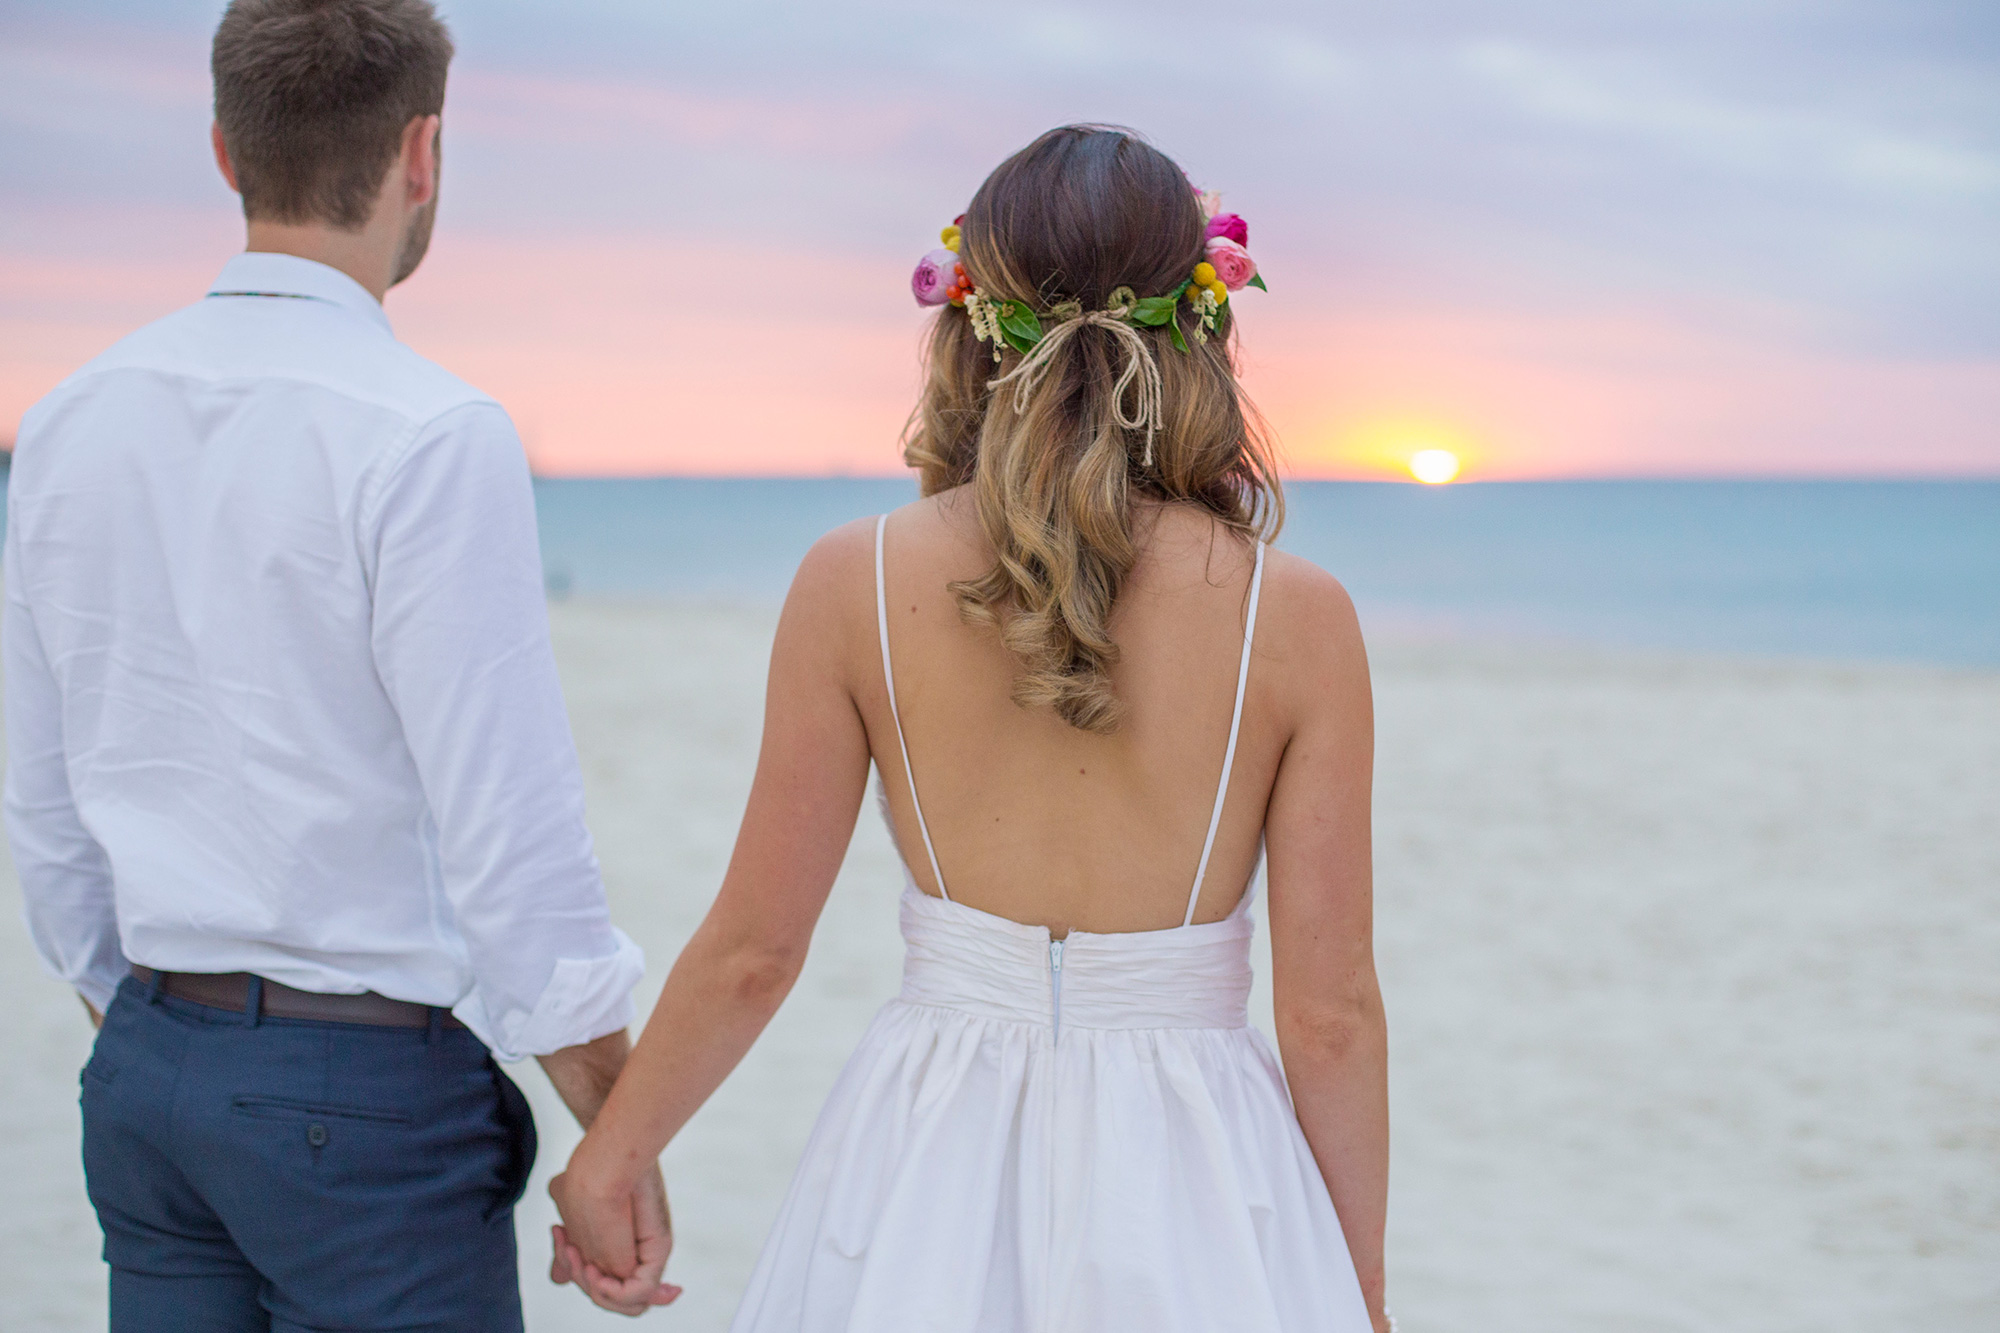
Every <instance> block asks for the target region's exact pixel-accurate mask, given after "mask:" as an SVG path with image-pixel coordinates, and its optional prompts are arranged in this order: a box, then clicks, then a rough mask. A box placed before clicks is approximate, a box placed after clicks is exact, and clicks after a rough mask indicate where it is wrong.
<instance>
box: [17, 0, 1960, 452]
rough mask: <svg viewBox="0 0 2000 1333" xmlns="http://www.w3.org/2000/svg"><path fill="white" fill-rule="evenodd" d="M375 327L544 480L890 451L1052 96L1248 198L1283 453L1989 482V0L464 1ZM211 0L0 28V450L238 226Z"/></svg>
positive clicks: (74, 9) (1263, 385)
mask: <svg viewBox="0 0 2000 1333" xmlns="http://www.w3.org/2000/svg"><path fill="white" fill-rule="evenodd" d="M441 8H442V9H443V10H444V12H445V14H446V16H447V18H448V19H449V21H450V22H451V24H452V27H453V30H454V33H455V35H456V38H457V42H458V48H459V57H458V60H457V63H456V64H455V66H454V70H453V75H452V82H451V91H450V98H449V102H448V104H447V106H446V110H445V132H444V133H445V147H446V151H445V183H444V193H443V206H442V211H441V213H440V218H439V224H438V230H437V238H436V241H435V244H434V246H433V249H432V253H431V258H430V259H429V260H428V261H427V262H426V264H425V266H424V268H423V269H422V270H421V271H420V272H419V273H418V275H417V276H416V277H415V278H414V279H413V280H412V281H411V282H410V283H409V284H408V285H407V286H406V287H404V288H401V289H398V290H397V291H395V292H394V293H392V294H391V295H390V298H389V301H388V310H389V314H390V317H391V319H392V320H393V321H394V322H395V325H396V328H397V330H398V333H399V334H400V335H401V336H402V337H403V338H404V339H405V340H406V341H407V342H409V343H410V344H411V345H412V346H414V347H416V348H417V349H418V350H420V351H422V352H424V353H425V354H426V355H429V356H431V357H433V358H435V359H436V360H438V361H440V362H442V363H443V364H445V365H446V366H448V367H449V368H451V369H452V370H454V371H456V372H458V373H459V374H461V375H463V376H464V377H465V378H467V379H469V380H471V381H473V382H474V383H476V384H478V385H480V386H481V387H482V388H485V389H487V390H488V391H490V392H492V393H493V394H495V395H496V396H497V397H499V398H500V399H501V401H502V402H504V403H505V404H506V405H507V406H508V408H509V409H510V410H511V411H512V412H513V413H514V416H515V419H516V420H517V421H518V422H519V424H520V426H521V431H522V435H523V437H524V439H525V440H526V441H527V444H528V448H529V452H530V455H531V457H532V458H533V460H534V462H535V464H536V466H537V467H538V468H539V469H540V470H542V471H544V472H547V473H551V474H641V473H708V474H715V473H722V474H770V473H802V474H827V473H881V472H892V471H895V470H897V469H898V468H899V466H900V464H899V459H898V455H897V451H896V436H897V433H898V431H899V429H900V427H901V425H902V423H903V420H904V418H905V416H906V414H907V413H908V411H909V407H910V404H911V399H912V395H913V393H914V390H915V386H916V354H917V348H918V345H919V340H920V336H921V333H922V330H923V328H924V326H925V321H926V320H927V319H928V317H929V316H928V314H927V313H926V312H921V311H919V310H918V309H917V307H916V306H915V305H914V303H913V302H912V301H911V299H910V296H909V289H908V275H909V270H910V268H911V266H912V264H913V263H914V262H915V260H916V259H917V257H918V256H919V255H921V254H922V253H923V252H924V251H925V250H927V249H929V248H931V247H932V246H933V245H935V244H936V231H937V228H938V227H939V226H941V225H943V224H944V223H946V222H948V221H950V220H951V218H952V216H953V215H954V214H956V213H958V212H959V211H961V210H962V209H963V207H964V205H965V202H966V200H967V199H968V198H969V197H970V195H971V193H972V191H973V189H974V188H975V187H976V186H977V184H978V182H979V180H980V179H981V177H982V176H983V175H984V174H985V173H986V172H987V171H988V170H990V169H991V168H992V166H993V165H994V164H995V163H997V162H998V161H999V160H1000V158H1002V157H1003V156H1005V155H1006V154H1007V153H1008V152H1010V151H1011V150H1013V149H1014V148H1017V147H1019V146H1020V145H1021V144H1023V143H1024V142H1026V141H1027V140H1028V139H1030V138H1032V137H1033V136H1034V135H1035V134H1036V133H1038V132H1039V131H1041V130H1043V129H1046V128H1048V127H1049V126H1051V125H1054V124H1058V123H1061V122H1065V121H1073V120H1100V121H1113V122H1118V123H1121V124H1127V125H1131V126H1134V127H1136V128H1138V129H1140V130H1143V131H1144V132H1145V133H1146V134H1147V135H1148V136H1149V137H1150V138H1151V139H1152V140H1153V141H1154V142H1155V143H1157V144H1158V145H1159V146H1160V147H1162V148H1163V149H1165V150H1166V151H1167V152H1169V153H1171V154H1173V155H1174V156H1175V157H1176V158H1177V159H1178V160H1179V161H1180V162H1181V163H1182V165H1184V166H1185V167H1186V168H1187V170H1188V171H1189V173H1190V175H1191V176H1192V177H1193V179H1194V180H1196V181H1197V182H1200V183H1201V184H1203V185H1205V186H1208V187H1210V188H1214V189H1219V190H1221V191H1222V192H1223V194H1224V196H1225V200H1226V205H1227V206H1228V207H1229V208H1231V209H1232V210H1234V211H1237V212H1240V213H1242V214H1243V215H1244V216H1245V217H1247V218H1248V219H1249V222H1250V231H1251V237H1250V239H1251V250H1252V251H1253V253H1254V254H1255V255H1256V257H1257V259H1258V261H1259V263H1260V265H1261V266H1262V268H1263V271H1264V273H1265V275H1266V277H1267V279H1268V280H1269V282H1270V285H1271V288H1272V291H1271V294H1269V295H1265V294H1263V293H1259V292H1247V293H1245V294H1243V295H1242V296H1241V297H1239V298H1238V299H1239V300H1240V302H1241V305H1240V306H1239V315H1240V321H1241V328H1242V331H1243V341H1242V347H1243V355H1244V361H1245V367H1246V376H1247V379H1248V382H1249V385H1250V388H1251V391H1252V393H1253V394H1254V395H1255V397H1256V398H1257V400H1258V402H1259V403H1260V405H1261V406H1262V407H1263V408H1264V410H1265V412H1266V414H1267V415H1268V416H1269V417H1270V418H1271V420H1272V422H1273V424H1274V425H1275V427H1276V428H1277V431H1278V434H1279V436H1280V440H1281V443H1282V447H1283V449H1284V452H1285V455H1286V457H1287V459H1288V462H1289V466H1290V468H1291V470H1292V471H1293V473H1294V474H1296V475H1301V476H1378V475H1390V474H1392V473H1395V472H1398V471H1400V469H1401V468H1402V467H1403V466H1404V465H1405V463H1406V462H1407V459H1408V457H1409V455H1410V454H1411V453H1412V452H1414V451H1416V450H1418V449H1421V448H1425V447H1441V448H1448V449H1451V450H1452V451H1453V452H1456V453H1458V454H1459V455H1460V456H1461V457H1462V458H1463V459H1464V460H1465V462H1466V469H1465V476H1466V477H1468V478H1504V477H1574V476H1664V475H1676V476H1686V475H1743V474H1757V475H1766V474H1786V475H1801V474H1807V475H1810V474H1828V475H1856V474H1862V475H1898V474H1909V475H1982V476H1994V475H2000V244H1996V241H2000V15H1996V11H1995V10H1994V8H1993V6H1992V4H1991V0H1967V2H1966V3H1961V4H1948V3H1930V2H1929V0H1875V2H1873V3H1853V2H1850V3H1839V2H1837V0H1836V2H1833V3H1826V4H1817V5H1811V6H1806V5H1801V4H1798V3H1795V2H1794V0H1734V2H1733V3H1720V2H1719V0H1679V2H1678V3H1658V2H1655V0H1617V3H1614V4H1605V3H1603V2H1602V0H1519V2H1513V3H1500V4H1494V3H1491V0H1478V2H1475V0H1456V2H1451V3H1422V2H1416V3H1400V4H1388V3H1380V4H1369V5H1361V4H1329V3H1324V0H1319V2H1314V3H1265V4H1260V3H1240V4H1234V5H1226V6H1222V5H1214V4H1206V5H1197V4H1180V3H1168V2H1165V0H1146V2H1145V3H1134V4H1110V3H1096V4H1066V5H1037V4H1018V5H1007V6H997V5H994V6H981V7H973V6H946V5H917V4H894V3H880V2H877V0H869V2H867V3H843V4H775V3H758V2H756V0H708V2H707V3H703V4H698V5H696V4H682V3H662V2H661V0H564V3H560V4H558V3H554V2H553V0H544V2H543V3H524V2H519V0H450V2H448V3H446V4H444V5H442V6H441ZM220 12H221V4H220V3H218V2H217V0H203V2H200V3H195V2H191V0H132V2H130V3H113V2H110V0H8V2H7V4H6V7H5V10H4V13H0V437H4V436H6V435H9V434H11V433H12V429H13V423H14V422H15V421H16V420H18V418H19V415H20V413H21V412H22V411H23V410H24V409H25V408H26V407H27V406H28V405H29V404H30V403H31V402H33V401H34V400H35V399H36V398H37V397H39V396H40V395H41V394H42V393H44V392H46V391H47V390H48V389H49V388H50V387H51V386H52V385H54V384H55V383H56V382H57V381H58V380H59V379H61V377H62V376H63V375H65V374H67V373H68V372H69V371H71V370H73V369H74V368H75V367H76V366H78V365H80V364H81V363H82V362H83V361H85V360H87V359H88V358H89V357H90V356H91V355H93V354H94V353H96V352H97V351H99V350H101V349H102V348H103V347H104V346H106V345H108V344H109V343H111V342H112V341H114V340H115V339H116V338H117V337H119V336H120V335H121V334H123V333H124V332H126V331H128V330H129V329H131V328H133V327H136V326H137V325H139V324H141V323H143V322H144V321H146V320H148V319H150V318H153V317H155V316H157V315H160V314H163V313H165V312H166V311H168V310H171V309H173V308H174V307H176V306H178V305H181V304H184V303H185V302H187V301H189V300H192V299H194V298H195V297H197V296H198V295H199V294H200V293H201V292H202V291H203V290H204V288H205V286H206V284H207V282H208V281H209V279H210V278H211V277H212V276H213V275H214V272H215V271H216V269H217V268H219V266H220V265H221V264H222V262H223V261H224V260H225V259H226V258H227V257H228V256H229V255H230V254H231V253H233V251H234V250H235V249H236V248H238V247H239V246H240V244H241V222H240V215H239V214H238V212H237V209H236V201H235V198H234V196H233V195H231V194H230V193H229V192H228V191H227V189H226V188H225V187H224V186H223V184H222V183H221V181H220V179H219V178H218V177H217V175H216V173H215V170H214V168H213V166H212V165H211V163H210V160H209V156H208V145H207V127H208V122H209V115H210V112H209V85H208V74H207V47H208V40H209V35H210V33H211V31H212V29H213V26H214V23H215V20H216V18H217V16H218V15H219V13H220Z"/></svg>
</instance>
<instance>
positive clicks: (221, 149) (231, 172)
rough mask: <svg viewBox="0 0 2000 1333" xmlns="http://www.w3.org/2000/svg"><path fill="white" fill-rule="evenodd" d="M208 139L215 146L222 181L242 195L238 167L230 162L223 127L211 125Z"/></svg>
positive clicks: (216, 161)
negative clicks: (238, 179)
mask: <svg viewBox="0 0 2000 1333" xmlns="http://www.w3.org/2000/svg"><path fill="white" fill-rule="evenodd" d="M208 138H209V142H210V143H212V144H214V145H215V165H216V166H217V167H218V168H220V169H221V171H222V179H224V180H226V181H228V182H229V188H230V189H232V190H234V191H236V193H238V194H242V193H243V187H242V186H240V185H238V184H237V183H236V167H235V166H234V164H232V163H231V162H230V160H229V145H228V144H226V143H224V142H223V141H222V126H220V125H215V124H211V125H210V126H209V127H208Z"/></svg>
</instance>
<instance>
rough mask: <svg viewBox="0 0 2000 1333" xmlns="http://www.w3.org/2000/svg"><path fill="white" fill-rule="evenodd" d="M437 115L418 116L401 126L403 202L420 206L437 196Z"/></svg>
mask: <svg viewBox="0 0 2000 1333" xmlns="http://www.w3.org/2000/svg"><path fill="white" fill-rule="evenodd" d="M442 124H443V121H442V119H441V118H440V117H437V116H418V117H417V118H416V119H414V120H412V121H411V122H410V123H409V124H408V125H406V126H404V127H403V154H402V157H403V171H404V177H403V202H404V203H405V204H407V205H409V206H410V207H411V208H421V207H423V206H424V205H425V204H428V203H429V202H430V201H431V200H432V199H433V198H435V197H436V195H437V184H438V128H439V126H440V125H442Z"/></svg>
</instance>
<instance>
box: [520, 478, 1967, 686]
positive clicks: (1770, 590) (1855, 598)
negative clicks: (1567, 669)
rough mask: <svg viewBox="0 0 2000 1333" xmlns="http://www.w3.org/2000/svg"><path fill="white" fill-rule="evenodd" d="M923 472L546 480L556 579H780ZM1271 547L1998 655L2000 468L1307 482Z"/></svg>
mask: <svg viewBox="0 0 2000 1333" xmlns="http://www.w3.org/2000/svg"><path fill="white" fill-rule="evenodd" d="M914 494H916V488H914V484H912V482H908V480H690V478H670V480H542V482H536V500H538V504H540V514H542V558H544V564H546V568H548V586H550V594H552V596H570V594H584V596H588V594H614V596H694V598H712V596H732V598H734V596H750V598H780V596H782V594H784V588H786V582H788V580H790V574H792V568H794V566H796V562H798V558H800V556H802V554H804V550H806V548H808V546H810V544H812V540H814V538H816V536H818V534H820V532H824V530H828V528H832V526H836V524H840V522H846V520H848V518H856V516H864V514H874V512H880V510H884V508H890V506H896V504H902V502H908V500H910V498H914ZM1286 502H1288V518H1286V526H1284V532H1282V534H1280V538H1278V544H1280V546H1284V548H1288V550H1294V552H1298V554H1302V556H1306V558H1310V560H1314V562H1316V564H1320V566H1322V568H1328V570H1332V572H1334V574H1336V576H1338V578H1340V580H1342V582H1344V584H1346V586H1348V590H1350V592H1352V594H1354V602H1356V606H1358V608H1360V614H1362V624H1364V628H1370V630H1374V632H1380V634H1396V636H1438V638H1484V640H1512V642H1540V644H1594V646H1606V648H1658V650H1672V652H1700V654H1742V656H1790V658H1800V656H1802V658H1850V660H1908V662H1940V664H1962V667H2000V482H1848V480H1802V482H1794V480H1768V482H1766V480H1748V482H1738V480H1722V482H1708V480H1700V482H1484V484H1454V486H1414V484H1398V482H1294V484H1292V486H1288V488H1286Z"/></svg>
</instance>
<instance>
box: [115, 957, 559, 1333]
mask: <svg viewBox="0 0 2000 1333" xmlns="http://www.w3.org/2000/svg"><path fill="white" fill-rule="evenodd" d="M534 1158H535V1127H534V1120H533V1117H532V1116H531V1115H530V1114H529V1111H528V1104H527V1100H526V1099H525V1098H524V1097H522V1095H521V1092H520V1089H518V1088H516V1087H515V1086H514V1084H513V1082H512V1080H510V1079H509V1078H508V1077H507V1076H506V1075H505V1074H503V1073H502V1072H501V1071H500V1068H499V1066H497V1065H496V1064H495V1063H494V1062H493V1058H492V1056H491V1055H490V1054H489V1053H488V1051H487V1049H486V1047H485V1045H484V1044H482V1043H481V1042H480V1041H479V1039H478V1038H477V1037H474V1036H473V1035H472V1034H471V1033H470V1032H467V1031H465V1030H464V1029H462V1028H449V1029H448V1028H444V1027H442V1026H439V1025H435V1024H434V1025H433V1026H432V1028H431V1029H430V1030H428V1031H426V1030H423V1029H411V1028H381V1027H366V1026H362V1025H359V1024H350V1023H320V1022H309V1021H304V1020H299V1019H284V1018H268V1017H266V1018H263V1019H261V1020H259V1021H257V1022H255V1023H252V1022H251V1021H250V1020H249V1019H248V1018H247V1017H246V1016H244V1015H242V1014H233V1013H230V1012H229V1011H227V1010H224V1009H214V1008H210V1007H209V1006H206V1005H200V1004H192V1003H189V1002H188V1001H185V1000H178V999H175V998H173V997H172V996H167V995H157V996H154V995H149V992H148V989H147V988H146V987H145V986H143V985H141V984H140V983H139V982H137V981H135V980H129V979H128V980H127V981H126V982H125V983H124V984H123V985H122V986H120V987H119V990H118V996H117V998H116V999H115V1000H114V1001H113V1002H112V1005H111V1009H110V1012H109V1013H107V1014H106V1015H105V1016H104V1029H103V1031H102V1032H100V1033H99V1034H98V1038H97V1046H96V1049H95V1050H94V1051H93V1052H92V1054H91V1057H90V1063H89V1064H87V1065H85V1066H84V1070H83V1166H84V1175H85V1178H86V1179H87V1180H88V1182H89V1186H90V1201H91V1203H92V1204H93V1205H95V1207H96V1209H97V1218H98V1222H99V1224H100V1225H101V1226H102V1227H103V1228H104V1260H105V1262H106V1263H108V1264H109V1265H110V1266H111V1329H112V1333H181V1331H182V1330H186V1331H187V1333H248V1331H249V1330H252V1329H254V1330H257V1333H304V1331H305V1330H315V1331H323V1330H333V1329H340V1330H377V1329H380V1330H387V1329H395V1330H399V1331H401V1333H418V1331H419V1330H422V1333H446V1331H447V1330H449V1331H450V1333H475V1330H476V1331H477V1333H502V1331H504V1333H519V1331H520V1329H521V1292H520V1284H519V1278H518V1273H517V1269H516V1267H515V1253H514V1204H515V1203H516V1201H518V1200H519V1198H520V1197H521V1192H522V1190H523V1189H524V1188H525V1187H526V1185H527V1180H528V1171H529V1169H530V1168H531V1167H532V1166H533V1165H534Z"/></svg>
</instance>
